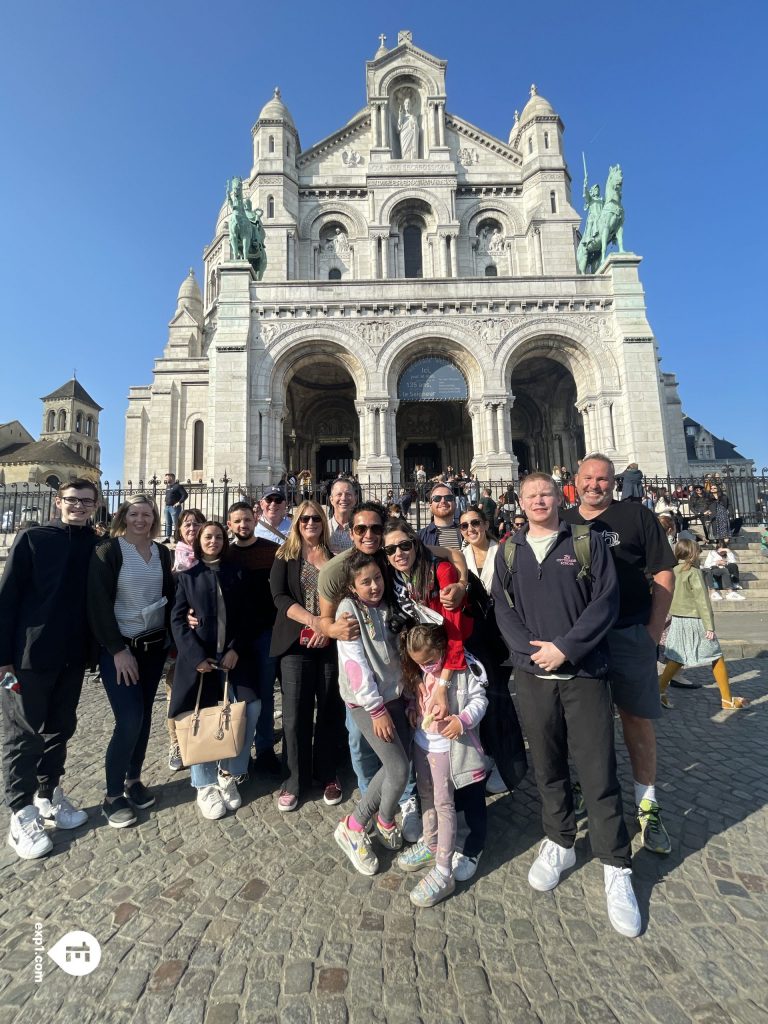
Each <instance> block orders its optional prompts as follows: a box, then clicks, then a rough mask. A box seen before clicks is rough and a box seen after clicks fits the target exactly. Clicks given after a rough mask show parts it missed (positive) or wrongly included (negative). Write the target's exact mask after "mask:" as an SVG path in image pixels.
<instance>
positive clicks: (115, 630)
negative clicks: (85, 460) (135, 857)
mask: <svg viewBox="0 0 768 1024" xmlns="http://www.w3.org/2000/svg"><path fill="white" fill-rule="evenodd" d="M159 531H160V513H159V512H158V510H157V505H156V504H155V502H154V501H153V500H152V498H150V497H149V496H148V495H146V494H134V495H132V496H131V497H130V498H128V499H127V500H126V501H125V502H123V504H122V505H121V506H120V508H119V509H118V510H117V512H116V513H115V515H114V518H113V520H112V524H111V527H110V539H109V540H107V541H105V542H104V543H103V544H100V545H99V546H98V547H97V548H96V550H95V551H94V553H93V558H92V559H91V565H90V569H89V572H88V619H89V622H90V625H91V630H92V632H93V634H94V636H95V637H96V640H97V641H98V642H99V645H100V651H99V670H100V673H101V681H102V683H103V684H104V689H105V690H106V691H107V698H108V699H109V703H110V705H111V707H112V713H113V714H114V716H115V728H114V731H113V733H112V738H111V739H110V741H109V746H108V747H107V754H106V775H107V795H106V798H105V800H104V805H103V807H102V813H103V814H104V817H105V818H106V819H107V821H108V822H109V824H110V825H112V826H113V827H114V828H125V827H126V826H127V825H133V824H135V822H136V812H135V808H137V807H138V808H144V807H151V806H152V804H154V802H155V798H154V796H153V795H152V793H151V792H150V791H149V790H148V789H147V788H146V786H144V784H143V783H142V781H141V769H142V765H143V763H144V756H145V754H146V752H147V742H148V740H149V729H150V725H151V721H152V703H153V701H154V699H155V693H156V692H157V686H158V683H159V682H160V676H161V675H162V672H163V665H164V664H165V655H166V650H167V647H168V624H169V618H170V609H171V604H172V603H173V597H174V590H175V584H174V578H173V573H172V571H171V553H170V551H169V550H168V549H167V548H166V547H164V546H163V545H162V544H157V543H155V542H154V538H155V537H156V536H157V535H158V533H159Z"/></svg>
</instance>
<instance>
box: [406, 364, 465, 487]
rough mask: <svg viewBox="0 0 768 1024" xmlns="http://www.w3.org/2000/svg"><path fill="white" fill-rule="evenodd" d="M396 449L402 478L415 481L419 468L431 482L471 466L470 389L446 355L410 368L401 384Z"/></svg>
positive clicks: (410, 365) (409, 366) (411, 365)
mask: <svg viewBox="0 0 768 1024" xmlns="http://www.w3.org/2000/svg"><path fill="white" fill-rule="evenodd" d="M397 396H398V399H399V400H400V405H399V408H398V411H397V420H396V429H397V447H398V456H399V458H400V463H401V465H402V467H403V476H404V479H405V480H406V481H411V480H412V479H413V477H414V474H415V469H416V466H417V465H423V466H424V469H425V471H426V474H427V477H428V478H429V477H433V476H436V475H437V474H438V473H442V472H445V471H446V470H447V469H448V467H449V466H452V467H453V469H455V470H456V471H457V472H458V470H460V469H463V470H465V471H468V470H469V468H470V466H471V464H472V456H473V454H474V453H473V451H472V424H471V422H470V419H469V413H468V412H467V399H468V397H469V389H468V387H467V382H466V379H465V378H464V375H463V374H462V373H461V371H460V370H459V369H458V367H457V366H456V365H455V364H454V363H452V362H451V361H450V360H449V359H446V358H445V357H443V356H426V357H422V358H419V359H416V360H414V361H413V362H411V363H409V364H408V366H406V368H405V370H404V371H403V372H402V374H401V375H400V379H399V381H398V384H397Z"/></svg>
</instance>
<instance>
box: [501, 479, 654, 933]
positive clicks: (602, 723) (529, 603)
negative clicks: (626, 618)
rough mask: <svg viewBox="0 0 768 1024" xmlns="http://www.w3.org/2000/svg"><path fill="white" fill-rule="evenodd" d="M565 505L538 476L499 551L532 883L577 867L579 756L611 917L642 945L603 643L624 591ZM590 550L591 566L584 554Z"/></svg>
mask: <svg viewBox="0 0 768 1024" xmlns="http://www.w3.org/2000/svg"><path fill="white" fill-rule="evenodd" d="M561 498H562V495H561V493H560V488H559V487H558V485H557V484H556V483H555V481H554V480H553V479H552V477H551V476H549V475H548V474H547V473H531V474H529V475H528V476H527V477H526V478H525V480H524V481H523V482H522V483H521V485H520V502H521V504H522V507H523V511H524V512H525V513H526V515H527V517H528V524H527V525H526V526H524V527H523V529H522V530H519V531H518V532H517V533H515V534H513V535H512V536H511V537H508V538H507V539H506V540H505V541H504V542H503V544H502V545H500V546H499V549H498V551H497V553H496V563H495V568H494V581H493V589H492V593H493V598H494V602H495V605H494V607H495V612H496V619H497V622H498V624H499V628H500V630H501V633H502V635H503V637H504V640H505V641H506V643H507V646H508V647H509V650H510V654H511V658H512V662H513V664H514V666H515V689H516V691H517V697H518V701H519V704H520V710H521V712H522V716H523V724H524V727H525V731H526V733H527V736H528V744H529V747H530V751H531V756H532V759H533V764H534V768H535V770H536V784H537V786H538V789H539V796H540V797H541V804H542V823H543V825H544V832H545V835H546V839H544V841H543V842H542V843H541V846H540V848H539V855H538V857H537V858H536V860H535V861H534V863H533V866H532V867H531V870H530V871H529V873H528V881H529V883H530V885H531V886H532V888H534V889H538V890H539V891H541V892H546V891H547V890H549V889H554V888H555V886H556V885H557V883H558V882H559V880H560V875H561V873H562V872H563V871H564V870H566V869H567V868H571V867H573V866H574V864H575V863H576V852H575V850H574V842H575V839H576V816H575V813H574V802H573V792H572V789H571V780H570V775H569V772H568V752H569V749H570V753H571V756H572V757H573V760H574V761H575V763H576V768H577V770H578V772H579V777H580V779H581V785H582V790H583V792H584V799H585V802H586V805H587V810H588V813H589V834H590V842H591V845H592V850H593V852H594V854H595V855H596V856H597V857H599V858H600V859H601V860H602V862H603V874H604V881H605V892H606V898H607V903H608V918H609V920H610V922H611V924H612V925H613V927H614V928H615V929H616V930H617V931H618V932H619V933H620V934H622V935H626V936H627V937H629V938H632V937H634V936H636V935H638V934H639V933H640V923H641V922H640V911H639V910H638V907H637V900H636V899H635V894H634V891H633V889H632V883H631V881H630V876H631V874H632V870H631V853H630V843H629V835H628V833H627V828H626V825H625V824H624V816H623V813H622V806H621V789H620V787H619V781H618V777H617V774H616V751H615V747H614V739H613V708H612V705H611V691H610V687H609V684H608V680H607V678H606V675H607V670H608V661H607V649H606V645H605V642H604V640H605V636H606V634H607V632H608V630H609V629H610V627H611V625H612V624H613V623H614V622H615V621H616V617H617V615H618V612H619V587H618V581H617V578H616V570H615V568H614V566H613V560H612V559H611V556H610V554H609V552H608V548H607V547H606V544H605V542H604V540H603V538H602V537H601V536H599V535H597V534H594V535H591V534H590V533H589V532H587V531H588V530H589V528H588V527H582V528H581V530H582V533H583V534H584V537H583V539H581V540H578V541H577V540H575V538H574V534H573V528H572V527H571V526H569V525H568V524H567V523H561V522H560V519H559V516H558V507H559V505H560V501H561ZM586 542H588V543H589V558H588V559H587V557H586V553H585V552H584V551H583V550H582V547H581V546H582V544H584V543H586ZM577 544H578V545H579V549H578V551H577V547H576V545H577ZM512 546H513V547H512ZM513 550H514V559H512V558H511V553H512V551H513ZM510 563H511V565H510Z"/></svg>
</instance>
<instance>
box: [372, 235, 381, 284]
mask: <svg viewBox="0 0 768 1024" xmlns="http://www.w3.org/2000/svg"><path fill="white" fill-rule="evenodd" d="M370 250H371V256H370V259H371V277H372V278H373V279H374V280H375V279H376V278H378V276H379V239H378V238H377V236H376V235H374V236H373V237H372V238H371V239H370Z"/></svg>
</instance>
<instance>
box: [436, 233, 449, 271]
mask: <svg viewBox="0 0 768 1024" xmlns="http://www.w3.org/2000/svg"><path fill="white" fill-rule="evenodd" d="M438 239H439V245H440V276H441V277H449V276H450V275H449V273H448V239H447V237H446V233H445V232H444V231H441V232H439V234H438Z"/></svg>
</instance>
